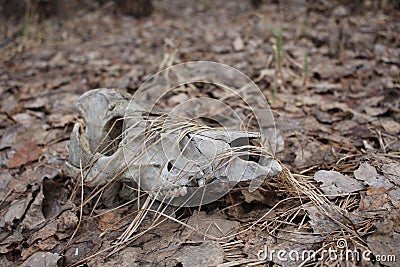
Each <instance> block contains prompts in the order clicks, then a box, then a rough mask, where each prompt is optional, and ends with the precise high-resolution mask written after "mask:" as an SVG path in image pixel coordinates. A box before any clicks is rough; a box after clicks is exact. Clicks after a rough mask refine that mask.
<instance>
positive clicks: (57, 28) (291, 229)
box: [0, 0, 400, 266]
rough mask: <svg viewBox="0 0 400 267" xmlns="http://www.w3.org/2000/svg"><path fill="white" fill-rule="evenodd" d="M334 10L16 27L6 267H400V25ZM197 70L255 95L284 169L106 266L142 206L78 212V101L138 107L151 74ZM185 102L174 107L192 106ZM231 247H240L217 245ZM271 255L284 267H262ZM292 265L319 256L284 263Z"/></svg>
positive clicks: (243, 4)
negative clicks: (101, 98) (207, 69)
mask: <svg viewBox="0 0 400 267" xmlns="http://www.w3.org/2000/svg"><path fill="white" fill-rule="evenodd" d="M333 2H335V1H333ZM333 2H332V3H330V2H329V1H315V2H314V3H312V4H311V3H309V2H308V1H307V3H308V4H306V3H305V2H304V1H288V2H285V3H286V4H281V5H279V4H277V3H275V1H273V2H271V1H267V2H263V3H262V5H261V6H260V7H258V8H254V7H252V6H251V5H250V1H208V0H204V1H155V10H154V12H153V14H152V15H151V16H149V17H145V18H141V19H135V18H132V17H128V16H122V15H116V14H115V13H113V12H112V9H113V6H112V5H110V4H109V2H106V4H104V5H103V6H99V7H96V8H91V9H88V10H86V9H82V10H77V11H76V14H74V15H71V17H70V18H68V19H67V20H64V21H63V22H62V23H60V22H58V21H57V19H55V18H50V19H46V20H43V21H41V22H40V23H39V22H35V21H34V20H32V21H33V22H32V23H31V25H29V33H28V34H17V33H21V32H23V27H24V25H23V23H20V24H11V23H10V25H8V27H4V28H3V29H1V30H2V31H4V32H3V33H4V34H3V36H4V40H0V42H1V47H0V58H1V65H0V107H1V113H0V116H1V119H0V136H1V139H0V165H1V169H0V206H1V210H0V229H1V230H0V266H15V265H16V264H22V263H23V262H24V264H25V266H45V265H43V264H44V263H45V264H47V265H46V266H57V265H56V264H57V263H58V264H60V265H65V266H69V265H77V264H80V263H86V264H87V265H88V266H115V265H118V266H134V265H140V264H142V265H144V266H152V265H153V266H159V265H163V266H164V265H165V266H216V265H218V264H222V263H224V264H225V265H222V266H247V265H254V266H255V265H264V264H265V265H268V264H270V265H268V266H299V265H300V264H301V263H302V262H304V264H305V265H303V266H314V265H318V266H322V265H324V264H325V265H326V266H344V262H345V261H346V260H349V259H346V258H343V257H336V258H335V257H330V256H329V255H328V253H324V251H327V250H328V249H334V250H335V251H336V253H337V254H338V253H339V252H341V253H342V254H341V255H342V256H343V252H344V251H345V249H346V250H348V251H350V250H351V251H356V252H357V253H359V255H360V258H359V259H358V261H354V260H353V262H354V264H355V265H359V266H379V264H381V265H384V266H400V251H399V246H398V244H399V243H400V227H399V223H398V221H399V219H400V212H399V207H400V187H399V186H400V138H399V136H400V135H399V134H400V32H399V29H400V16H399V13H400V11H399V10H398V9H391V8H390V7H387V6H380V7H379V6H370V7H368V6H365V5H360V6H357V5H354V4H353V5H352V4H350V5H336V4H334V3H333ZM372 2H373V1H372ZM379 2H380V1H379ZM383 2H384V1H383ZM107 3H108V4H107ZM384 3H386V2H384ZM2 38H3V37H2ZM195 60H209V61H215V62H220V63H224V64H227V65H229V66H232V67H234V68H236V69H238V70H240V71H241V72H243V73H245V74H246V75H248V76H249V77H250V78H251V79H253V80H254V81H255V82H256V84H257V85H258V87H259V88H260V89H261V90H262V92H263V94H264V95H265V97H266V98H267V99H268V100H269V103H270V106H271V107H272V109H273V111H274V115H275V123H276V128H277V130H278V131H279V135H280V136H281V137H282V139H283V140H284V144H283V147H281V148H280V149H279V150H278V151H277V153H276V155H275V157H276V158H277V159H278V160H279V161H280V162H281V163H282V165H284V166H286V167H287V168H288V170H287V171H285V174H282V175H280V176H278V177H276V178H274V179H273V180H271V181H266V182H265V183H264V184H263V186H262V187H261V188H260V189H258V190H257V191H255V192H253V193H249V192H248V191H247V189H246V184H240V185H238V186H237V187H235V188H234V189H233V190H232V191H231V192H229V193H228V194H227V195H226V196H224V197H223V198H221V199H219V200H218V201H216V202H215V203H211V204H209V205H205V206H203V207H200V208H184V209H183V210H181V211H179V214H175V213H174V210H173V209H169V212H170V213H169V214H170V215H169V216H170V219H168V220H166V221H164V222H163V223H160V224H158V225H156V226H154V225H153V224H152V217H151V216H148V217H146V218H145V219H144V220H143V222H142V224H141V225H140V226H139V228H138V232H139V233H142V234H141V235H140V236H138V237H137V238H135V239H133V240H132V241H131V242H130V243H129V244H128V246H127V247H126V248H124V249H122V250H120V251H118V252H116V253H114V254H112V255H108V252H110V250H108V251H107V249H109V248H110V247H111V246H112V245H113V244H114V243H115V240H116V239H117V238H118V237H119V236H120V235H121V234H122V233H123V232H124V230H125V229H126V228H127V227H128V225H129V224H130V223H131V222H132V220H133V218H134V216H133V215H132V214H135V209H136V208H137V205H135V204H129V205H126V206H124V207H122V208H119V209H115V210H113V209H112V208H113V207H116V206H118V205H121V204H123V200H122V199H119V198H118V197H114V198H111V199H112V201H115V203H111V204H110V203H109V202H106V201H105V200H104V199H101V200H100V202H99V203H97V205H96V206H95V208H94V209H93V207H94V206H93V203H89V204H88V205H86V206H84V207H81V206H80V204H81V196H82V192H81V191H80V190H81V189H80V180H79V179H77V178H76V177H68V175H67V172H66V167H65V163H66V161H67V160H68V154H69V150H68V146H69V138H70V134H71V131H72V128H73V125H74V123H77V122H79V121H80V119H79V115H78V112H77V109H76V106H75V105H76V102H77V100H78V98H79V96H80V95H82V94H83V93H84V92H87V91H88V90H90V89H95V88H120V89H122V90H125V91H127V92H129V93H134V92H135V90H137V88H138V87H139V86H140V84H141V83H142V82H143V81H145V79H146V78H147V77H149V76H150V75H152V74H154V73H156V72H157V71H159V70H161V69H164V68H166V67H169V66H171V65H173V64H177V63H182V62H187V61H195ZM176 94H177V96H178V95H179V97H176V98H174V101H175V102H179V101H181V99H182V98H183V99H186V98H187V97H188V96H185V92H177V93H176ZM182 94H183V96H182ZM211 95H212V94H211ZM215 98H218V95H216V96H215ZM172 102H173V101H171V102H168V103H167V105H169V104H171V103H172ZM289 170H290V172H289ZM285 175H286V176H285ZM288 177H289V178H288ZM91 190H93V189H92V188H88V187H85V188H84V192H85V193H84V194H83V196H82V197H83V198H84V197H85V196H86V195H87V194H90V192H91ZM108 200H110V199H108ZM320 200H321V201H322V202H320V203H316V202H318V201H320ZM103 202H104V203H103ZM92 209H93V210H92ZM107 211H108V212H107ZM174 218H176V219H174ZM188 225H189V226H190V227H188ZM150 226H151V227H150ZM193 229H196V230H197V231H194V230H193ZM202 232H203V233H207V234H209V235H214V236H217V237H219V238H221V239H217V240H213V239H212V238H208V237H205V236H204V235H201V233H202ZM228 232H229V233H236V234H234V235H230V238H227V239H222V237H223V236H224V235H226V234H227V233H228ZM340 242H342V243H340ZM265 248H268V251H270V252H271V251H273V250H274V251H275V252H277V251H279V250H283V251H285V253H286V254H285V255H283V257H278V256H277V255H276V254H275V255H272V256H271V257H269V255H268V257H265V258H262V257H260V255H261V254H260V253H259V252H260V251H262V252H263V253H264V252H265V250H266V249H265ZM101 251H103V252H101ZM291 251H296V252H297V253H299V254H300V255H301V252H303V251H315V252H316V253H317V257H316V258H313V259H309V260H307V259H302V258H301V257H298V258H296V257H294V258H293V259H289V258H288V257H287V255H288V253H290V252H291ZM99 252H101V253H99ZM263 255H264V254H263ZM88 257H90V258H88ZM395 259H396V260H397V261H395ZM272 262H273V263H272ZM273 264H275V265H273Z"/></svg>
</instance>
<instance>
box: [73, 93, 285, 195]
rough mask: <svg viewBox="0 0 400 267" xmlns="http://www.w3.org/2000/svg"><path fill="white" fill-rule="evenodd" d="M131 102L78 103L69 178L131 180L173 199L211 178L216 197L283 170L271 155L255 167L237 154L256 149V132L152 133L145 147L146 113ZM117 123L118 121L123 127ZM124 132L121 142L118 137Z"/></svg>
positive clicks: (118, 98) (103, 96)
mask: <svg viewBox="0 0 400 267" xmlns="http://www.w3.org/2000/svg"><path fill="white" fill-rule="evenodd" d="M130 99H131V96H130V95H129V94H127V93H124V92H121V91H118V90H114V89H96V90H92V91H89V92H87V93H85V94H83V95H82V96H81V97H80V98H79V100H78V105H77V107H78V110H79V113H80V115H81V116H82V117H83V120H84V123H85V125H84V126H85V127H84V129H81V125H79V124H75V126H74V128H73V131H72V134H71V142H70V155H69V160H68V163H67V167H68V170H69V174H70V175H71V176H77V175H79V174H83V175H84V181H85V183H86V185H88V186H96V185H102V184H105V183H107V182H108V181H110V180H111V179H115V177H119V178H121V179H122V180H128V181H132V180H134V181H135V182H136V183H137V184H138V185H140V187H141V188H142V189H144V190H146V191H148V192H150V193H153V194H155V195H157V197H161V198H164V197H165V198H175V197H185V196H187V194H191V193H193V192H194V190H196V188H197V189H198V188H199V187H204V186H205V185H206V184H208V183H210V178H211V179H212V181H213V183H215V184H214V186H213V189H212V190H215V191H216V192H217V193H218V192H223V191H224V190H226V184H232V183H237V182H240V181H250V180H264V179H265V178H267V177H273V176H276V175H277V174H279V173H280V172H281V171H282V168H281V166H280V164H279V163H278V162H277V161H276V160H274V159H273V158H272V157H270V156H261V157H260V160H259V162H255V161H251V160H248V158H246V153H245V152H244V153H243V151H242V153H240V151H239V152H238V151H237V150H238V149H239V150H240V149H242V148H247V149H251V148H252V147H254V148H255V146H252V145H251V144H250V143H249V140H251V139H255V138H259V137H260V136H259V135H260V134H259V133H256V132H245V131H229V132H228V131H219V130H213V129H211V128H209V127H203V128H202V129H201V130H199V131H186V132H185V130H187V129H181V130H174V129H164V130H160V131H159V132H157V131H156V132H155V136H154V137H153V139H151V142H150V143H149V140H145V137H144V132H145V131H144V129H147V128H146V127H147V126H148V120H147V116H148V115H149V114H148V112H146V111H145V110H144V108H143V107H141V106H140V105H139V104H137V103H134V102H132V101H131V102H130ZM160 118H161V117H159V118H158V119H160ZM118 119H123V121H124V124H125V125H124V127H123V126H122V120H121V121H118ZM160 121H162V119H161V120H160ZM113 126H114V127H113ZM81 131H82V132H81ZM123 131H124V133H123V139H122V140H121V136H118V134H121V133H122V132H123ZM113 139H115V140H120V143H119V144H117V142H116V141H115V140H113ZM178 140H179V141H178ZM234 144H236V145H234ZM180 147H184V149H182V148H180ZM104 151H107V152H104ZM247 157H248V156H247ZM154 192H156V193H154ZM224 193H226V192H224Z"/></svg>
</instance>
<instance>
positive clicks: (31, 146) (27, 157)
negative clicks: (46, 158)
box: [7, 142, 42, 169]
mask: <svg viewBox="0 0 400 267" xmlns="http://www.w3.org/2000/svg"><path fill="white" fill-rule="evenodd" d="M41 155H42V148H41V147H40V146H38V145H36V144H35V143H33V142H28V143H26V144H25V146H24V147H22V148H20V149H18V150H17V151H16V152H15V154H14V156H13V157H12V158H10V160H9V161H8V163H7V168H10V169H11V168H16V167H19V166H21V165H24V164H26V163H28V162H32V161H36V160H38V159H39V157H40V156H41Z"/></svg>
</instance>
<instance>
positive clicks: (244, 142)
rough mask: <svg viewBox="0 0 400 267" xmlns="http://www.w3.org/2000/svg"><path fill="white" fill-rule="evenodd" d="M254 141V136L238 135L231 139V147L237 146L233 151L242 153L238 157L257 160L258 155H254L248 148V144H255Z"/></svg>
mask: <svg viewBox="0 0 400 267" xmlns="http://www.w3.org/2000/svg"><path fill="white" fill-rule="evenodd" d="M254 141H255V138H248V137H240V138H237V139H235V140H232V142H231V147H232V148H238V149H236V150H235V151H237V152H239V153H243V155H241V156H239V158H240V159H242V160H246V161H255V162H258V161H259V159H260V157H259V156H258V155H254V154H253V153H252V151H251V149H250V148H249V146H255V144H254Z"/></svg>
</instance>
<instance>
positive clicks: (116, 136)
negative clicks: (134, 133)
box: [99, 117, 124, 156]
mask: <svg viewBox="0 0 400 267" xmlns="http://www.w3.org/2000/svg"><path fill="white" fill-rule="evenodd" d="M123 124H124V120H123V118H122V117H114V118H112V119H111V120H109V121H108V122H107V123H106V125H105V126H104V129H103V130H104V131H103V132H104V137H103V138H102V143H101V144H100V145H99V152H100V153H101V154H103V155H106V156H111V155H113V154H114V153H115V152H116V151H117V150H118V145H119V143H120V142H121V140H122V128H123Z"/></svg>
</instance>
